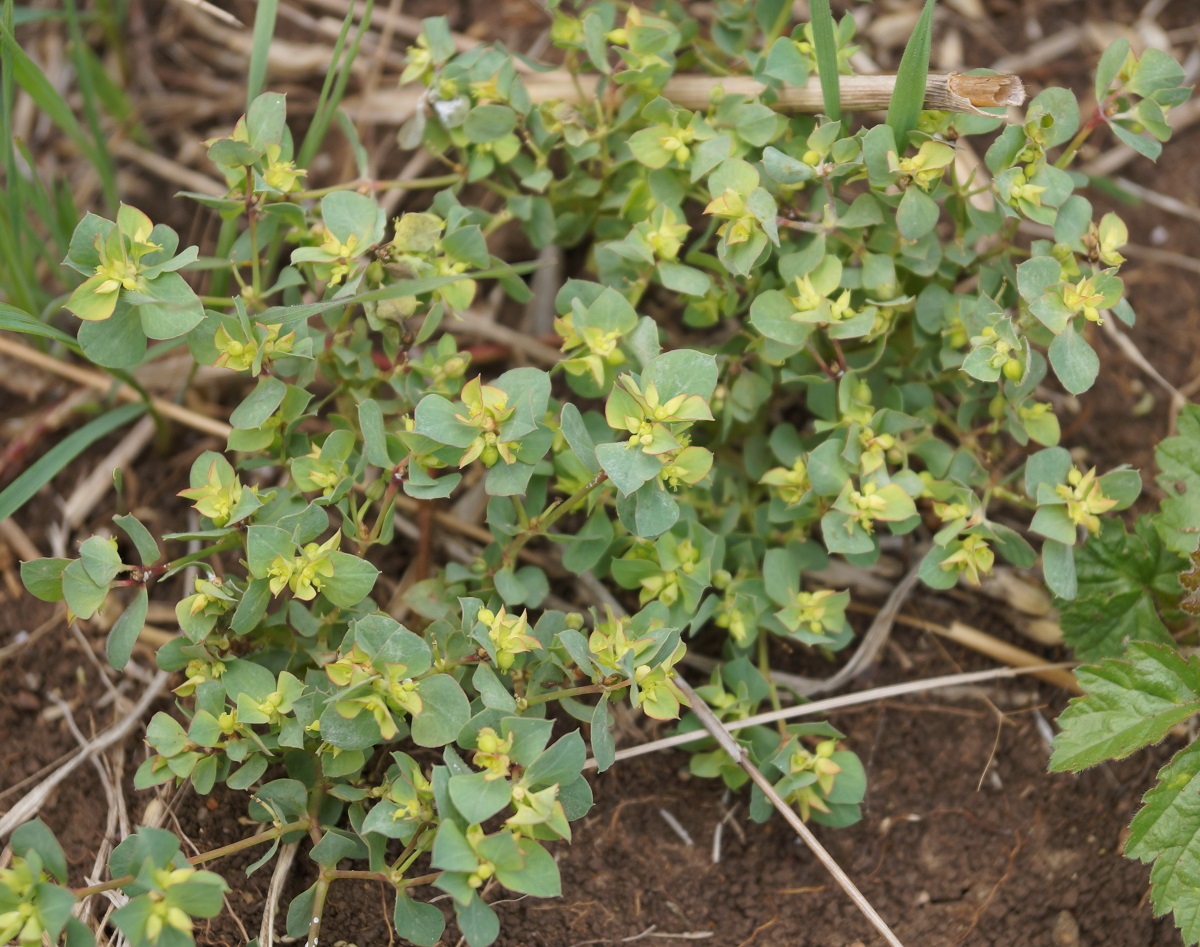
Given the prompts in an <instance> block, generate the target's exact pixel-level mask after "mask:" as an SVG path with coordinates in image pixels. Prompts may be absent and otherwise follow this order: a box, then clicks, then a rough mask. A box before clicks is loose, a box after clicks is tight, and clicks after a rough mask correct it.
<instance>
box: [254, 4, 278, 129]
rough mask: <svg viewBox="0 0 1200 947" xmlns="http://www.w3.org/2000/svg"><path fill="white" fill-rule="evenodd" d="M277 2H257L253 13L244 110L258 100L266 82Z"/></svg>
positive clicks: (273, 36)
mask: <svg viewBox="0 0 1200 947" xmlns="http://www.w3.org/2000/svg"><path fill="white" fill-rule="evenodd" d="M278 12H279V0H259V4H258V9H256V10H255V11H254V36H253V39H252V40H251V44H250V73H249V75H248V76H247V77H246V108H250V103H251V102H253V101H254V100H255V99H256V98H258V96H259V94H260V93H261V92H262V91H263V85H264V83H265V82H266V80H267V59H268V56H269V53H270V50H271V41H272V40H273V39H274V38H275V17H276V15H277V14H278Z"/></svg>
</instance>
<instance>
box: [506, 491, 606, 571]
mask: <svg viewBox="0 0 1200 947" xmlns="http://www.w3.org/2000/svg"><path fill="white" fill-rule="evenodd" d="M607 479H608V474H606V473H605V472H604V471H603V470H602V471H600V473H598V474H596V476H595V477H593V478H592V479H591V480H590V481H589V482H588V483H587V484H586V485H584V486H582V487H580V488H579V489H578V490H576V491H575V492H574V493H572V494H571V495H570V496H569V497H567V498H566V499H565V500H563V501H561V502H560V503H557V504H556V505H554V506H552V507H551V508H550V509H549V510H547V511H546V512H545V513H544V514H543V515H542V516H535V517H533V518H532V519H530V520H529V523H528V526H527V528H526V529H525V530H524V531H523V532H520V533H518V534H517V535H516V536H514V537H513V538H512V539H511V540H509V543H508V545H507V546H505V547H504V554H503V555H502V556H501V560H502V561H503V563H504V565H506V566H511V565H512V564H513V563H514V562H516V560H517V554H518V553H520V551H521V550H522V549H524V548H525V544H526V543H528V542H529V540H531V539H532V538H533V537H534V536H537V535H538V534H539V533H544V532H546V531H547V530H549V529H550V527H551V526H553V525H554V524H555V523H557V522H558V521H559V520H560V519H562V518H563V517H564V516H566V515H567V514H568V513H570V512H571V511H572V510H573V509H574V508H575V507H576V506H578V505H579V504H580V503H582V502H583V501H584V500H585V499H587V496H588V494H590V493H591V492H592V491H593V490H595V489H596V488H597V487H598V486H600V485H601V484H602V483H604V482H605V481H606V480H607Z"/></svg>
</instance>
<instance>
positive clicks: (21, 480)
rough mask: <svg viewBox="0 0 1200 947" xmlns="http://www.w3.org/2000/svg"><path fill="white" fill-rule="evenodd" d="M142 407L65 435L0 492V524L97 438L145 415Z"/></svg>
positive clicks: (127, 407)
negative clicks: (0, 521)
mask: <svg viewBox="0 0 1200 947" xmlns="http://www.w3.org/2000/svg"><path fill="white" fill-rule="evenodd" d="M145 411H146V406H145V405H144V404H126V405H122V406H121V407H119V408H114V409H113V410H112V411H109V412H108V414H103V415H101V416H100V417H98V418H96V419H95V420H94V421H89V422H88V423H87V424H85V425H84V426H83V427H81V428H80V429H79V430H78V431H75V432H73V433H72V434H69V435H68V436H67V437H65V438H63V439H62V440H61V441H59V442H58V443H57V444H55V445H54V446H53V447H52V448H50V450H48V451H46V453H45V454H43V455H42V456H41V457H39V458H38V459H37V460H36V461H35V462H34V463H33V465H32V466H30V467H29V469H28V470H26V471H25V472H24V473H23V474H21V476H19V477H17V479H16V480H14V481H13V482H12V483H10V484H9V485H8V486H7V487H6V488H5V489H4V491H3V492H0V520H6V519H8V518H9V517H10V516H12V515H13V514H14V513H16V512H17V510H19V509H20V508H21V507H23V506H24V505H25V504H26V503H28V502H29V501H30V500H32V499H33V497H34V496H35V495H36V494H37V492H38V491H39V490H40V489H42V487H44V486H45V485H46V484H48V483H49V482H50V481H51V480H53V479H54V478H55V477H57V476H58V474H59V473H61V472H62V470H63V468H65V467H66V466H67V464H69V463H70V462H71V461H73V460H74V459H75V458H76V457H78V456H79V455H80V454H82V453H83V452H84V451H85V450H87V449H88V448H89V447H91V446H92V445H93V444H94V443H96V441H98V440H100V438H102V437H105V436H106V435H108V434H111V433H112V432H113V431H115V430H117V429H118V428H122V427H124V426H125V425H126V424H128V423H129V422H130V421H132V420H133V419H134V418H136V417H138V415H140V414H143V413H145Z"/></svg>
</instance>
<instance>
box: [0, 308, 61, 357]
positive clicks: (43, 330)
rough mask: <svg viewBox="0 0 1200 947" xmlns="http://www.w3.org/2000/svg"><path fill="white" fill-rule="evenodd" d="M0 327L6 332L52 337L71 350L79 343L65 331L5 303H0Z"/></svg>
mask: <svg viewBox="0 0 1200 947" xmlns="http://www.w3.org/2000/svg"><path fill="white" fill-rule="evenodd" d="M0 329H3V330H5V331H7V332H19V333H21V334H22V335H36V336H40V337H41V338H43V339H53V340H54V341H55V342H61V343H62V344H63V345H68V346H70V347H71V349H72V350H73V351H76V352H78V351H79V344H78V343H77V342H76V341H75V340H74V339H73V338H71V337H70V336H69V335H67V334H66V333H65V332H62V331H61V330H59V329H56V328H54V326H51V325H47V324H46V323H44V322H42V321H41V320H40V319H35V318H34V317H33V316H31V315H29V313H27V312H23V311H22V310H20V309H18V308H17V307H16V306H10V305H8V304H7V303H0Z"/></svg>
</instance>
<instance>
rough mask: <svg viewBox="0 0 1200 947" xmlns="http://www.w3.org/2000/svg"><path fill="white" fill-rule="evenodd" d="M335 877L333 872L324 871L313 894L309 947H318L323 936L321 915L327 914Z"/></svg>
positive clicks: (309, 925)
mask: <svg viewBox="0 0 1200 947" xmlns="http://www.w3.org/2000/svg"><path fill="white" fill-rule="evenodd" d="M334 877H335V872H333V871H322V872H321V874H320V876H319V877H318V878H317V884H316V889H317V890H316V891H315V892H313V906H312V913H313V917H312V920H311V921H309V924H308V940H307V942H306V943H307V947H317V941H318V940H319V939H320V936H321V915H322V914H324V913H325V897H326V896H327V895H328V894H329V883H330V882H331V881H332V880H333V878H334Z"/></svg>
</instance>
